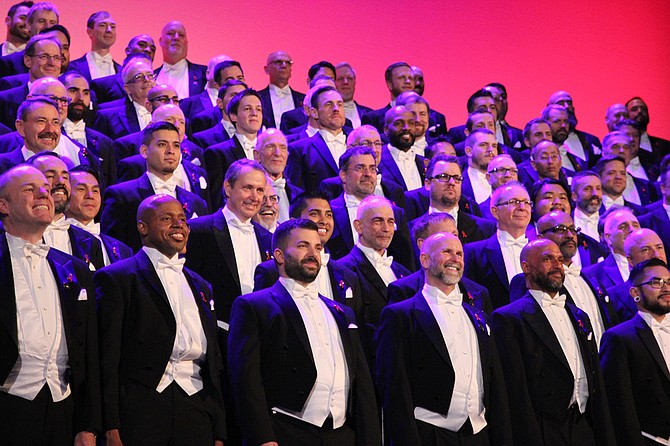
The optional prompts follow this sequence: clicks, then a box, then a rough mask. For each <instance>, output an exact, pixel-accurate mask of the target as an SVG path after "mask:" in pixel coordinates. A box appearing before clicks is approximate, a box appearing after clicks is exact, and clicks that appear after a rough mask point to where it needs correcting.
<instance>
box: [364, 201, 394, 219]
mask: <svg viewBox="0 0 670 446" xmlns="http://www.w3.org/2000/svg"><path fill="white" fill-rule="evenodd" d="M362 217H363V218H364V219H367V220H373V219H375V218H383V219H389V218H393V209H391V206H388V205H386V204H379V205H377V206H370V207H367V208H366V209H365V212H364V213H363V215H362Z"/></svg>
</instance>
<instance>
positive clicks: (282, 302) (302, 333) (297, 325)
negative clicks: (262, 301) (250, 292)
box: [271, 282, 314, 362]
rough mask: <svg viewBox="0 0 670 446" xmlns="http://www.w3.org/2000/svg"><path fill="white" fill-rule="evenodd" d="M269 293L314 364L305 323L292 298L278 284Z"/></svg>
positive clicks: (282, 286)
mask: <svg viewBox="0 0 670 446" xmlns="http://www.w3.org/2000/svg"><path fill="white" fill-rule="evenodd" d="M271 293H272V298H273V299H274V301H275V302H277V305H279V307H280V308H281V310H282V313H284V316H286V319H287V324H288V326H289V327H290V328H289V329H293V331H295V334H296V336H297V337H298V340H299V341H300V344H302V347H303V348H304V349H305V352H307V355H308V356H309V358H310V359H311V360H312V362H314V355H313V354H312V347H311V345H310V343H309V337H308V336H307V329H306V328H305V323H304V322H303V320H302V316H301V315H300V311H299V310H298V306H297V305H296V303H295V302H294V301H293V298H292V297H291V295H290V294H289V292H288V291H287V290H286V288H284V285H282V284H281V283H280V282H277V283H275V285H274V286H273V287H272V289H271Z"/></svg>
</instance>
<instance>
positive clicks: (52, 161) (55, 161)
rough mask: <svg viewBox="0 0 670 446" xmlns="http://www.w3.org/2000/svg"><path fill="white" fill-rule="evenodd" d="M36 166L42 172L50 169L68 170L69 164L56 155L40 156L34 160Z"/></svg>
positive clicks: (57, 170)
mask: <svg viewBox="0 0 670 446" xmlns="http://www.w3.org/2000/svg"><path fill="white" fill-rule="evenodd" d="M34 166H35V167H36V168H37V169H39V170H41V171H42V172H46V171H50V170H53V171H56V172H67V166H66V165H65V163H64V162H63V160H61V159H60V158H56V157H55V156H40V157H38V158H37V159H35V160H34Z"/></svg>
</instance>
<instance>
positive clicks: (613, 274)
mask: <svg viewBox="0 0 670 446" xmlns="http://www.w3.org/2000/svg"><path fill="white" fill-rule="evenodd" d="M603 271H604V272H605V276H607V277H609V278H610V280H611V281H612V284H614V285H616V284H617V280H616V279H618V280H619V281H620V282H619V283H621V282H623V277H621V273H620V272H619V268H618V267H617V265H616V260H615V259H614V256H613V255H611V254H610V255H609V256H608V257H607V258H606V259H605V261H604V262H603ZM614 278H616V279H614Z"/></svg>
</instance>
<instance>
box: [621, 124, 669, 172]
mask: <svg viewBox="0 0 670 446" xmlns="http://www.w3.org/2000/svg"><path fill="white" fill-rule="evenodd" d="M613 131H619V132H623V133H625V134H626V135H628V137H629V138H630V162H629V163H628V166H626V170H627V171H628V173H630V174H631V175H632V176H634V177H635V178H639V179H642V180H647V181H652V182H654V181H656V180H657V179H658V175H659V172H660V167H661V166H660V164H662V163H661V162H654V159H653V157H652V155H651V153H649V152H647V151H646V150H642V151H640V135H641V132H640V124H638V123H637V121H633V120H632V119H623V120H621V121H619V122H617V124H616V126H615V127H614V130H613Z"/></svg>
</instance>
